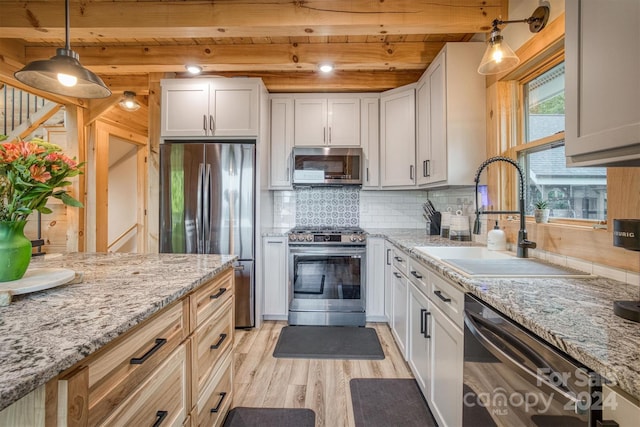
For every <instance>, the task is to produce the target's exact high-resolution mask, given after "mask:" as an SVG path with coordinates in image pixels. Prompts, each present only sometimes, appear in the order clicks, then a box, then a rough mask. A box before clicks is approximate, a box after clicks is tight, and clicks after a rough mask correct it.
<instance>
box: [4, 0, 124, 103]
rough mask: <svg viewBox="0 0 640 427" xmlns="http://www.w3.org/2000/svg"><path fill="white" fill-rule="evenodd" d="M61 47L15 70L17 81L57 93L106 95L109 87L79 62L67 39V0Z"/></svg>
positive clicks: (98, 96) (95, 96)
mask: <svg viewBox="0 0 640 427" xmlns="http://www.w3.org/2000/svg"><path fill="white" fill-rule="evenodd" d="M65 12H66V20H65V30H66V32H65V34H66V45H65V48H64V49H63V48H59V49H57V50H56V55H55V56H54V57H52V58H49V59H44V60H39V61H33V62H30V63H29V64H27V65H26V66H25V67H24V68H23V69H21V70H19V71H16V72H15V74H14V76H15V78H16V79H18V81H20V82H22V83H24V84H26V85H28V86H31V87H34V88H36V89H40V90H43V91H45V92H50V93H55V94H58V95H64V96H72V97H76V98H106V97H108V96H109V95H111V91H110V90H109V88H108V87H107V86H106V85H105V84H104V82H103V81H102V79H101V78H100V77H98V76H97V75H95V74H94V73H92V72H91V71H89V70H87V69H86V68H84V67H83V66H82V64H80V61H79V56H78V54H77V53H76V52H74V51H73V50H71V46H70V43H69V0H65Z"/></svg>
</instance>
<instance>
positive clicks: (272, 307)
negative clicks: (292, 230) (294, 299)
mask: <svg viewBox="0 0 640 427" xmlns="http://www.w3.org/2000/svg"><path fill="white" fill-rule="evenodd" d="M262 257H263V263H262V265H263V272H262V274H263V277H262V283H264V290H263V293H262V294H263V295H264V305H263V311H262V314H263V317H264V319H265V320H287V318H288V313H289V297H288V293H289V292H288V283H287V238H286V237H264V238H263V239H262Z"/></svg>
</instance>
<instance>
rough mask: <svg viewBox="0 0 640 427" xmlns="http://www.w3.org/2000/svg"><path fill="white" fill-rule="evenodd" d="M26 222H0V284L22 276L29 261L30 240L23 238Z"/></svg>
mask: <svg viewBox="0 0 640 427" xmlns="http://www.w3.org/2000/svg"><path fill="white" fill-rule="evenodd" d="M26 224H27V221H0V282H9V281H11V280H18V279H21V278H22V276H24V273H25V272H26V271H27V267H29V262H30V261H31V240H29V239H27V238H26V237H25V236H24V226H25V225H26Z"/></svg>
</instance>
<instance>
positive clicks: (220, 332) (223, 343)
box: [191, 299, 234, 396]
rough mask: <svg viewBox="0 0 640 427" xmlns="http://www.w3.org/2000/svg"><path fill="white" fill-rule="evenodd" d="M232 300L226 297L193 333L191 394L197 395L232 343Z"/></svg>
mask: <svg viewBox="0 0 640 427" xmlns="http://www.w3.org/2000/svg"><path fill="white" fill-rule="evenodd" d="M232 303H233V300H231V299H227V301H226V302H225V304H224V305H223V306H222V307H220V309H219V310H218V311H216V312H215V313H214V314H213V315H212V316H211V317H210V318H209V319H207V321H205V322H204V324H202V325H200V326H199V327H198V329H196V332H195V333H194V334H193V347H192V350H193V351H192V352H191V355H192V356H191V357H192V360H191V362H192V369H193V378H192V382H193V395H194V396H199V395H200V393H201V391H202V389H203V388H204V386H205V384H206V382H207V379H208V378H209V377H210V376H211V373H212V372H215V371H216V370H217V369H218V367H219V366H220V364H221V363H222V359H223V357H222V356H223V355H225V354H226V353H227V351H228V350H229V349H230V348H231V346H232V345H233V331H234V330H233V310H232V309H231V308H232Z"/></svg>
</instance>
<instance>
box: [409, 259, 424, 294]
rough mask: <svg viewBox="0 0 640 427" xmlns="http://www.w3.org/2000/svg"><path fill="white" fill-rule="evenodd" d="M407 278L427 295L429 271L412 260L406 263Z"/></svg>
mask: <svg viewBox="0 0 640 427" xmlns="http://www.w3.org/2000/svg"><path fill="white" fill-rule="evenodd" d="M407 272H408V273H409V274H408V276H407V277H409V280H410V281H411V283H413V284H414V285H415V287H416V288H417V289H419V290H420V291H421V292H422V293H424V294H425V295H429V274H430V273H429V270H428V269H427V267H425V266H423V265H422V264H420V263H419V262H418V261H416V260H415V259H413V258H409V259H408V261H407Z"/></svg>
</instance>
